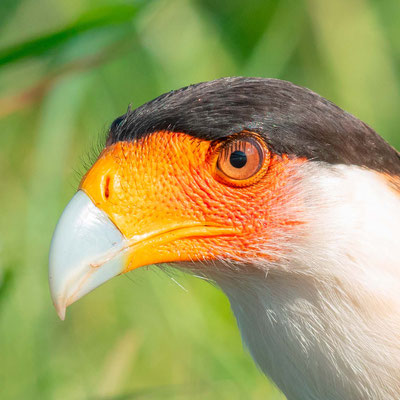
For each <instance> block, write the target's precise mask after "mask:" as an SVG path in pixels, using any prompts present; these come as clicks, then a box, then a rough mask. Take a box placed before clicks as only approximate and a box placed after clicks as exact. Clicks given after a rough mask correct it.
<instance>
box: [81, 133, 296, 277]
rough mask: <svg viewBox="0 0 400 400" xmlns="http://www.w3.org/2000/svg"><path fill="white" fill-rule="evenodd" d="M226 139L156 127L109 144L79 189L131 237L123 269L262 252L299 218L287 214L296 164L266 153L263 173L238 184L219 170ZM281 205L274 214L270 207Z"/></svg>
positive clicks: (230, 257)
mask: <svg viewBox="0 0 400 400" xmlns="http://www.w3.org/2000/svg"><path fill="white" fill-rule="evenodd" d="M221 145H222V143H221V142H210V141H207V140H202V139H198V138H194V137H192V136H189V135H187V134H184V133H171V132H156V133H153V134H151V135H148V136H146V137H145V138H141V139H139V140H137V141H132V142H118V143H115V144H112V145H110V146H108V147H106V148H105V149H104V150H103V152H102V153H101V154H100V156H99V158H98V160H97V161H96V163H95V164H94V165H93V167H92V168H91V169H90V170H89V171H88V173H87V174H86V175H85V176H84V178H83V179H82V182H81V185H80V189H82V190H84V191H85V192H86V194H87V195H88V196H89V197H90V198H91V199H92V201H93V202H94V203H95V205H96V206H97V207H98V208H100V209H101V210H103V211H105V212H106V213H107V214H108V216H109V217H110V219H111V220H112V221H113V222H114V224H115V225H116V226H117V227H118V229H119V230H120V231H121V232H122V234H123V235H124V236H125V237H126V238H127V239H129V240H130V243H132V247H131V249H130V250H131V251H130V253H129V257H128V260H129V261H128V264H127V266H126V269H125V271H124V272H127V271H129V270H131V269H134V268H137V267H140V266H143V265H149V264H156V263H165V262H174V261H196V260H215V259H219V258H224V259H232V260H240V259H242V258H243V255H249V254H254V257H256V256H259V254H258V253H259V251H260V250H259V249H260V238H263V240H268V235H272V234H273V232H274V230H275V229H276V228H279V227H283V226H286V227H287V226H291V225H296V224H298V223H299V221H298V220H297V217H298V216H296V215H290V214H289V213H280V212H277V211H276V210H279V209H282V206H280V207H279V205H280V204H281V203H282V202H284V198H285V196H286V190H285V188H286V184H287V182H288V178H289V175H290V168H288V167H289V166H290V164H293V163H298V162H299V161H298V160H290V159H289V158H287V157H279V156H276V155H270V152H269V149H268V148H267V147H266V145H265V144H263V146H265V148H264V152H265V154H266V155H267V156H266V157H265V160H264V164H263V165H262V167H261V169H260V171H259V172H258V173H257V174H255V175H254V176H253V177H251V178H249V180H248V182H239V184H238V185H235V183H234V182H232V181H230V180H229V179H227V180H224V178H223V176H221V172H220V171H218V170H217V166H216V165H217V159H218V154H219V149H220V147H221ZM271 210H275V212H271Z"/></svg>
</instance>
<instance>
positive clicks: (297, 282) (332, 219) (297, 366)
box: [216, 167, 400, 400]
mask: <svg viewBox="0 0 400 400" xmlns="http://www.w3.org/2000/svg"><path fill="white" fill-rule="evenodd" d="M315 176H316V177H317V178H313V179H314V182H313V190H316V191H318V196H316V192H314V194H313V199H315V198H316V197H319V198H318V201H317V202H311V201H310V202H307V203H306V204H308V205H311V204H312V203H313V204H314V205H313V206H310V207H311V209H310V215H311V214H312V215H313V218H310V222H309V225H308V229H307V230H304V227H303V228H302V229H303V230H302V231H300V232H298V234H297V235H293V237H292V239H288V240H291V247H292V251H291V253H290V256H286V257H282V260H283V259H284V261H281V262H280V261H279V260H278V261H273V262H261V263H260V265H258V268H255V269H254V271H252V272H249V268H248V267H247V268H245V269H244V272H243V273H242V274H240V276H239V277H238V276H237V275H234V274H230V275H229V276H223V277H217V278H216V281H217V283H218V284H219V285H220V287H221V288H222V290H223V291H224V292H225V293H226V294H227V296H228V298H229V300H230V303H231V307H232V310H233V312H234V314H235V316H236V319H237V322H238V326H239V328H240V331H241V334H242V337H243V341H244V343H245V345H246V346H247V348H248V349H249V351H250V353H251V355H252V357H253V358H254V360H255V361H256V363H257V364H258V365H259V367H260V368H261V370H262V371H263V372H264V373H266V374H267V375H269V376H270V377H271V378H272V380H273V381H274V382H275V383H276V385H277V386H278V387H279V388H280V389H281V390H282V391H283V393H284V394H285V395H286V396H287V398H288V400H304V399H315V400H317V399H318V400H339V399H346V400H352V399H354V400H356V399H357V400H358V399H361V398H363V399H367V398H368V399H385V400H395V399H399V398H400V374H399V372H398V371H399V369H398V368H399V365H400V261H399V260H400V254H399V253H400V249H399V246H398V238H399V237H400V199H399V197H398V194H396V193H395V191H394V190H392V188H391V187H390V185H387V184H386V183H385V180H384V179H382V177H380V176H378V175H377V174H376V173H374V172H368V171H363V170H361V169H358V168H352V167H338V168H336V170H335V171H332V174H331V173H330V172H329V173H327V174H326V176H325V177H324V178H321V175H315ZM321 179H322V180H321ZM318 180H319V181H318ZM324 191H326V193H325V194H324ZM333 193H335V194H334V195H332V194H333ZM324 196H325V198H324ZM328 197H329V198H328ZM317 207H318V208H317ZM287 247H288V246H286V248H287ZM289 247H290V246H289Z"/></svg>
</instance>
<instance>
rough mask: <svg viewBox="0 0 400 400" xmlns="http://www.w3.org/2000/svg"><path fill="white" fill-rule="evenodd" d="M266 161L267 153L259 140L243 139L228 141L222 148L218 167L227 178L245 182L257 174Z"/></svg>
mask: <svg viewBox="0 0 400 400" xmlns="http://www.w3.org/2000/svg"><path fill="white" fill-rule="evenodd" d="M264 161H265V151H264V148H263V146H262V144H261V143H260V142H259V140H257V139H255V138H252V137H242V138H236V139H233V140H231V141H228V142H227V143H226V144H225V145H224V146H223V147H222V149H221V151H220V153H219V156H218V161H217V167H218V170H219V172H220V173H222V174H223V175H224V177H225V178H228V179H229V180H233V181H244V180H247V179H249V178H251V177H253V176H254V175H255V174H257V172H258V171H260V169H261V168H262V167H263V165H264Z"/></svg>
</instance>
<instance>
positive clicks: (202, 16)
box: [0, 0, 400, 400]
mask: <svg viewBox="0 0 400 400" xmlns="http://www.w3.org/2000/svg"><path fill="white" fill-rule="evenodd" d="M399 20H400V7H399V5H398V0H386V1H384V2H381V1H378V0H335V1H320V0H260V1H249V2H243V1H239V0H221V1H211V0H172V1H167V0H164V1H162V0H159V1H157V0H154V1H151V2H149V1H147V2H146V1H141V2H139V1H137V2H133V1H123V0H117V1H115V0H74V1H66V0H62V1H57V2H56V1H51V0H2V1H1V2H0V32H1V34H0V172H1V177H2V179H1V181H0V192H1V196H0V206H1V212H0V217H1V219H0V221H1V225H0V355H1V356H0V398H1V399H99V400H100V399H104V400H105V399H121V400H122V399H189V398H190V399H261V398H263V399H265V398H268V399H271V400H273V399H283V396H282V395H280V394H279V392H278V390H277V389H275V388H274V386H273V385H272V384H271V383H270V382H268V381H267V380H266V379H265V378H264V376H263V375H262V374H261V373H260V372H259V371H258V370H257V368H256V367H255V366H254V365H253V362H252V361H251V359H250V357H249V356H248V355H247V354H246V352H244V351H243V349H242V345H241V341H240V337H239V333H238V331H237V329H236V326H235V321H234V319H233V317H232V315H231V313H230V310H229V305H228V302H227V300H226V299H225V298H224V296H223V295H222V293H220V292H219V291H218V290H217V289H215V288H214V287H213V286H211V285H210V284H208V283H207V282H203V281H201V280H196V279H195V278H192V277H188V276H182V275H177V276H172V277H171V276H168V275H166V274H164V273H161V272H159V270H157V269H156V268H154V267H150V268H143V269H141V270H138V271H135V272H134V273H131V274H127V275H125V276H122V277H120V278H116V279H113V280H112V281H111V282H109V283H108V284H106V285H104V286H103V287H102V288H100V289H98V290H96V291H95V292H94V293H92V294H90V295H89V296H87V297H85V298H84V299H82V300H80V301H79V303H78V304H76V305H74V306H72V307H71V309H70V310H68V313H67V319H66V321H65V322H63V323H62V322H60V321H58V319H57V316H56V314H55V312H54V310H53V308H52V304H51V300H50V296H49V290H48V286H47V253H48V248H49V243H50V238H51V235H52V232H53V229H54V227H55V223H56V221H57V218H58V216H59V215H60V213H61V211H62V209H63V207H64V206H65V204H66V202H67V201H68V199H69V198H70V197H71V195H72V194H73V193H74V191H75V188H76V187H77V184H78V182H79V178H80V176H81V174H82V173H83V172H84V167H82V166H83V165H85V161H86V163H87V162H90V160H91V159H93V156H95V155H96V148H97V147H98V146H97V144H98V143H99V142H100V143H101V141H102V139H103V138H104V135H105V133H106V131H107V127H108V126H109V124H110V123H111V121H112V120H113V119H114V118H115V117H116V116H118V115H120V114H123V113H124V111H125V110H126V108H127V106H128V104H130V103H132V104H133V106H138V105H140V104H142V103H143V102H145V101H147V100H150V99H152V98H153V97H155V96H157V95H159V94H161V93H162V92H165V91H169V90H171V89H174V88H178V87H181V86H184V85H187V84H190V83H195V82H199V81H204V80H210V79H215V78H218V77H221V76H229V75H231V76H232V75H253V76H263V77H277V78H281V79H287V80H291V81H293V82H295V83H297V84H300V85H303V86H307V87H309V88H311V89H313V90H315V91H317V92H318V93H320V94H322V95H323V96H325V97H327V98H329V99H330V100H332V101H334V102H335V103H337V104H338V105H340V106H341V107H342V108H345V109H346V110H347V111H349V112H351V113H353V114H355V115H356V116H358V117H359V118H361V119H362V120H364V121H365V122H367V123H368V124H370V125H371V126H373V127H374V128H375V129H376V130H377V131H378V132H380V133H381V134H382V135H383V136H384V137H385V138H386V139H387V140H388V141H389V142H391V143H392V144H393V145H395V146H398V147H400V134H399V133H398V127H399V126H400V113H399V110H400V95H399V85H400V69H399V66H400V24H399V23H398V21H399ZM99 138H100V139H99ZM93 149H94V150H93ZM87 160H89V161H87ZM76 171H78V172H76ZM175 281H178V282H179V285H182V286H183V287H184V288H185V290H182V289H181V287H180V286H179V285H177V284H176V283H175Z"/></svg>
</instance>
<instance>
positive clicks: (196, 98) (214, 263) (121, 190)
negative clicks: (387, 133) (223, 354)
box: [49, 78, 400, 400]
mask: <svg viewBox="0 0 400 400" xmlns="http://www.w3.org/2000/svg"><path fill="white" fill-rule="evenodd" d="M164 263H167V264H168V265H171V266H173V267H176V268H179V269H183V270H185V271H189V272H195V274H196V275H202V276H204V277H207V278H209V279H211V280H213V281H214V282H215V283H216V284H217V285H218V286H219V287H220V288H221V289H222V290H223V291H224V292H225V294H226V295H227V296H228V298H229V301H230V304H231V307H232V310H233V312H234V314H235V317H236V319H237V323H238V326H239V329H240V331H241V335H242V338H243V342H244V344H245V346H246V347H247V348H248V349H249V351H250V353H251V355H252V357H253V358H254V360H255V362H256V363H257V365H258V366H259V367H260V368H261V370H262V371H263V372H264V373H265V374H267V375H268V376H270V377H271V378H272V380H273V381H274V382H275V383H276V385H277V386H278V387H279V388H280V389H281V390H282V392H283V393H284V394H285V395H286V396H287V398H288V399H289V400H339V399H340V400H364V399H374V400H375V399H376V400H378V399H380V400H399V399H400V156H399V153H398V152H397V151H396V150H394V149H393V148H392V147H390V146H389V145H388V144H387V143H386V142H385V141H384V140H383V139H382V138H381V137H380V136H379V135H378V134H377V133H375V132H374V131H373V130H372V129H371V128H370V127H368V126H367V125H366V124H364V123H363V122H361V121H360V120H358V119H357V118H355V117H353V116H352V115H350V114H348V113H347V112H345V111H343V110H342V109H340V108H339V107H337V106H335V105H334V104H332V103H331V102H329V101H328V100H326V99H324V98H322V97H320V96H319V95H317V94H316V93H313V92H312V91H310V90H308V89H305V88H302V87H298V86H295V85H293V84H291V83H289V82H284V81H280V80H276V79H258V78H224V79H219V80H216V81H212V82H205V83H200V84H197V85H193V86H188V87H186V88H183V89H180V90H176V91H172V92H170V93H167V94H164V95H162V96H160V97H158V98H156V99H155V100H153V101H151V102H149V103H147V104H144V105H142V106H141V107H139V108H137V109H135V110H130V109H129V110H128V112H127V113H126V114H124V115H123V116H121V117H119V118H117V119H116V120H115V121H114V122H113V124H112V125H111V127H110V130H109V133H108V138H107V142H106V146H105V148H104V150H103V151H102V152H101V154H100V156H99V157H98V159H97V161H96V162H95V163H94V165H93V166H92V167H91V168H90V170H89V171H88V172H87V173H86V175H85V176H84V177H83V179H82V181H81V183H80V186H79V190H78V192H77V193H76V194H75V196H74V197H73V198H72V200H71V201H70V203H69V204H68V206H67V207H66V209H65V211H64V213H63V214H62V216H61V218H60V221H59V223H58V225H57V228H56V230H55V233H54V237H53V241H52V244H51V250H50V277H49V279H50V288H51V294H52V298H53V302H54V305H55V307H56V309H57V312H58V314H59V316H60V317H61V318H62V319H63V318H64V315H65V309H66V307H67V306H68V305H70V304H71V303H73V302H75V301H76V300H78V299H79V298H80V297H82V296H83V295H85V294H86V293H88V292H90V291H91V290H93V289H94V288H96V287H97V286H99V285H101V284H102V283H104V282H105V281H107V280H108V279H110V278H112V277H113V276H116V275H118V274H122V273H125V272H127V271H130V270H133V269H135V268H138V267H141V266H144V265H150V264H164Z"/></svg>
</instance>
